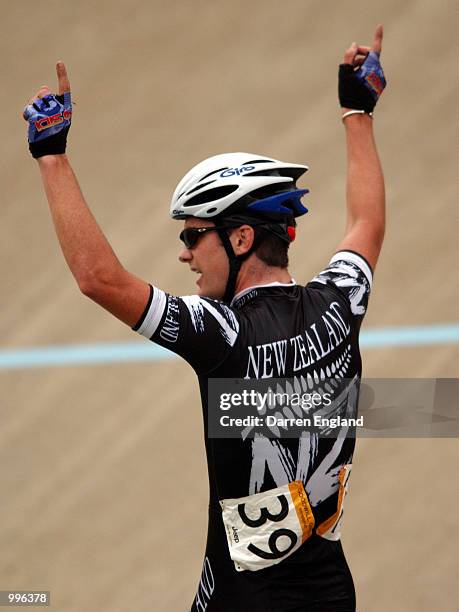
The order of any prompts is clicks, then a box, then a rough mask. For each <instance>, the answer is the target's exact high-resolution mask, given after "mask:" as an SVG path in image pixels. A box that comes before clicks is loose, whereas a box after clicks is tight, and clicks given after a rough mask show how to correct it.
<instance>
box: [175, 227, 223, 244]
mask: <svg viewBox="0 0 459 612" xmlns="http://www.w3.org/2000/svg"><path fill="white" fill-rule="evenodd" d="M225 228H227V226H223V225H218V226H217V225H215V226H211V227H187V228H185V229H184V230H182V231H181V232H180V236H179V238H180V240H181V241H182V242H183V244H184V245H185V247H186V248H187V249H192V248H193V247H194V246H196V244H197V242H198V240H199V239H200V238H201V236H204V234H205V233H206V232H212V231H215V230H219V229H225Z"/></svg>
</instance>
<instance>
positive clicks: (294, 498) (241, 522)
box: [220, 480, 314, 572]
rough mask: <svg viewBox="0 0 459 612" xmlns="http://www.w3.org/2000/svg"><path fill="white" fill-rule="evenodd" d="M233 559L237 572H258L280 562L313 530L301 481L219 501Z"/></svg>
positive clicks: (309, 507)
mask: <svg viewBox="0 0 459 612" xmlns="http://www.w3.org/2000/svg"><path fill="white" fill-rule="evenodd" d="M220 505H221V507H222V514H223V522H224V524H225V529H226V537H227V540H228V547H229V552H230V556H231V559H232V560H233V561H234V566H235V568H236V570H237V571H238V572H242V571H244V570H250V571H252V572H255V571H257V570H260V569H264V568H266V567H270V566H271V565H276V564H277V563H280V562H281V561H282V560H283V559H285V558H286V557H288V556H289V555H291V554H292V553H293V552H295V550H297V549H298V548H299V547H300V546H301V544H302V543H303V542H304V541H305V540H307V539H308V538H309V537H310V536H311V534H312V530H313V529H314V515H313V514H312V510H311V506H310V504H309V500H308V497H307V495H306V491H305V490H304V486H303V483H302V482H301V481H300V480H295V482H291V483H289V484H287V485H284V486H282V487H278V488H277V489H271V490H270V491H265V492H263V493H257V494H256V495H250V496H248V497H240V498H239V499H223V500H221V501H220Z"/></svg>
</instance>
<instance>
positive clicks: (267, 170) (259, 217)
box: [170, 153, 309, 303]
mask: <svg viewBox="0 0 459 612" xmlns="http://www.w3.org/2000/svg"><path fill="white" fill-rule="evenodd" d="M307 170H308V167H307V166H301V165H299V164H289V163H285V162H281V161H279V160H278V159H272V158H271V157H264V156H262V155H254V154H253V153H224V154H222V155H214V156H213V157H209V158H208V159H205V160H204V161H202V162H200V163H199V164H197V165H196V166H194V168H192V169H191V170H190V171H189V172H187V174H185V176H184V177H183V178H182V180H181V181H180V183H179V184H178V185H177V188H176V189H175V191H174V195H173V196H172V201H171V207H170V214H171V217H172V218H173V219H185V218H186V217H198V218H201V219H211V220H212V221H214V222H218V223H217V225H218V227H217V228H216V231H217V232H218V234H219V236H220V239H221V241H222V244H223V247H224V248H225V251H226V254H227V256H228V260H229V274H228V279H227V283H226V289H225V294H224V296H223V301H224V302H226V303H231V300H232V298H233V296H234V292H235V288H236V281H237V277H238V274H239V270H240V268H241V265H242V263H243V262H244V260H246V259H247V258H248V257H249V256H250V255H251V254H252V253H253V252H255V251H256V249H257V248H258V246H259V245H260V244H261V242H262V241H263V240H265V238H266V236H267V234H269V233H270V234H274V235H275V236H277V237H278V238H280V239H281V240H283V241H284V242H286V243H290V242H291V241H292V240H294V239H295V228H294V226H295V222H294V220H293V217H299V216H300V215H304V214H305V213H307V212H308V209H307V208H306V207H305V206H303V204H302V202H301V197H302V196H303V195H304V194H305V193H308V191H309V190H308V189H297V187H296V181H297V180H298V179H299V177H300V176H301V175H302V174H304V173H305V172H306V171H307ZM244 223H248V224H249V225H251V226H252V227H253V228H254V230H255V239H254V241H253V244H252V247H251V248H250V250H249V251H248V252H246V253H244V254H243V255H236V254H235V253H234V250H233V247H232V244H231V241H230V239H229V234H230V231H231V228H233V229H234V228H236V227H239V226H240V225H243V224H244Z"/></svg>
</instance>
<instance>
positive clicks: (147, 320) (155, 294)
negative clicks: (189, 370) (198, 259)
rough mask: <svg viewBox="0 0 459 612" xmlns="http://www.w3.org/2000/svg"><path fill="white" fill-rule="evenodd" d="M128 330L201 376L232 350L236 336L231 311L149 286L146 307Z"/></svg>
mask: <svg viewBox="0 0 459 612" xmlns="http://www.w3.org/2000/svg"><path fill="white" fill-rule="evenodd" d="M132 329H133V330H134V331H137V332H138V333H139V334H141V335H142V336H145V337H146V338H148V339H149V340H152V341H153V342H155V343H156V344H159V345H161V346H163V347H164V348H167V349H169V350H170V351H172V352H173V353H176V354H177V355H180V356H181V357H183V358H184V359H186V361H188V362H189V363H190V365H191V366H192V367H193V368H194V369H195V370H196V371H197V372H198V373H199V374H205V373H208V372H210V371H211V370H213V369H215V368H216V367H217V366H218V365H219V364H220V363H222V362H223V361H224V359H225V358H226V357H227V356H228V354H229V352H230V351H231V350H232V348H233V346H234V344H235V343H236V340H237V338H238V336H239V320H238V317H237V314H236V312H235V311H234V310H232V309H231V308H229V307H228V306H226V305H225V304H222V303H220V302H217V301H215V300H211V299H209V298H201V297H199V296H198V295H188V296H182V297H178V296H175V295H171V294H169V293H165V292H164V291H161V289H158V288H157V287H151V289H150V299H149V301H148V304H147V306H146V308H145V310H144V312H143V314H142V316H141V318H140V320H139V321H138V323H137V325H135V326H134V327H133V328H132Z"/></svg>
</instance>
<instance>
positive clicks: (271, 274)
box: [235, 254, 292, 295]
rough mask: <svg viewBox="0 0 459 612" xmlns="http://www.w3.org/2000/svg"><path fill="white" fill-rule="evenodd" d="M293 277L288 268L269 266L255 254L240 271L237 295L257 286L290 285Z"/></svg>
mask: <svg viewBox="0 0 459 612" xmlns="http://www.w3.org/2000/svg"><path fill="white" fill-rule="evenodd" d="M291 281H292V277H291V276H290V273H289V271H288V270H287V268H275V267H273V266H267V265H266V264H264V263H263V262H262V261H260V259H258V257H257V256H256V255H255V254H253V255H251V256H250V257H249V258H248V259H247V261H245V262H244V263H243V264H242V266H241V269H240V271H239V274H238V277H237V282H236V290H235V295H237V294H238V293H240V292H241V291H244V289H248V288H249V287H254V286H256V285H268V284H269V283H275V282H278V283H290V282H291Z"/></svg>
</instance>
